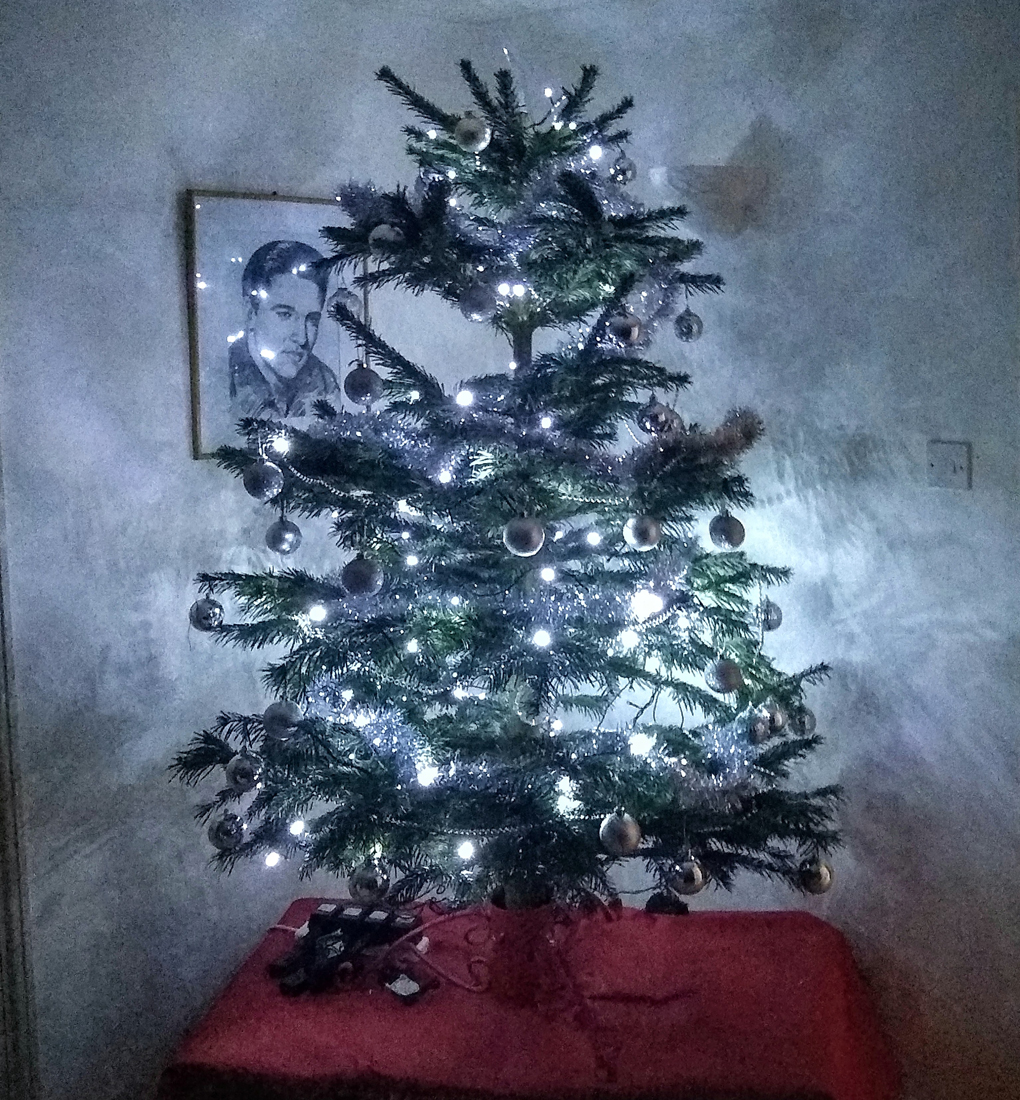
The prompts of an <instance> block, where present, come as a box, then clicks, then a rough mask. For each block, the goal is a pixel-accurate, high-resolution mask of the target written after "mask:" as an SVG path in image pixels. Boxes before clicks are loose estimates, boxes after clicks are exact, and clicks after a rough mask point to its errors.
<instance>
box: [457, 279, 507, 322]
mask: <svg viewBox="0 0 1020 1100" xmlns="http://www.w3.org/2000/svg"><path fill="white" fill-rule="evenodd" d="M497 304H498V300H497V298H496V292H495V291H494V290H493V289H492V287H491V286H489V284H488V283H472V284H471V285H470V286H469V287H467V289H466V290H464V291H463V292H462V294H461V296H460V298H458V300H457V305H458V306H459V307H460V311H461V313H463V314H464V316H465V317H466V318H467V319H468V320H469V321H491V320H492V319H493V317H495V316H496V306H497Z"/></svg>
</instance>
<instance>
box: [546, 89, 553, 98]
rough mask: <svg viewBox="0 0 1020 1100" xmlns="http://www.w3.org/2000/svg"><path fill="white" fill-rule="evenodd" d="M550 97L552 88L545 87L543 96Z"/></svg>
mask: <svg viewBox="0 0 1020 1100" xmlns="http://www.w3.org/2000/svg"><path fill="white" fill-rule="evenodd" d="M552 97H553V90H552V88H546V90H545V98H546V99H552Z"/></svg>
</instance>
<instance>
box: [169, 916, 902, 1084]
mask: <svg viewBox="0 0 1020 1100" xmlns="http://www.w3.org/2000/svg"><path fill="white" fill-rule="evenodd" d="M319 900H321V899H317V898H302V899H300V900H298V901H295V902H294V903H293V904H292V905H291V906H290V908H289V909H288V910H287V913H286V914H285V916H284V917H283V919H282V921H281V923H282V924H285V925H292V926H297V925H300V924H301V923H302V922H303V921H304V920H305V918H306V917H307V916H308V914H309V913H310V912H311V911H312V909H313V908H314V907H315V906H316V905H317V904H318V902H319ZM533 913H534V911H533V912H532V914H519V913H518V914H515V913H508V912H504V911H501V910H495V911H492V910H489V909H487V908H486V909H484V910H469V911H467V912H466V913H465V914H464V916H463V919H461V918H458V919H457V920H453V921H449V922H447V923H446V924H444V925H442V926H437V927H436V928H435V929H434V930H433V931H432V934H431V937H430V939H431V941H432V946H431V948H430V951H429V957H430V958H433V959H435V960H436V961H437V962H439V961H442V963H443V965H444V966H446V967H447V968H448V969H449V970H450V971H451V972H453V971H456V972H457V973H459V974H461V975H463V976H466V975H467V974H468V969H467V967H466V966H465V965H464V963H465V962H466V959H467V957H468V956H469V955H471V954H472V953H474V954H476V955H477V954H478V949H477V946H476V947H474V948H472V947H468V946H467V942H466V941H465V939H464V936H465V932H467V933H469V938H471V939H472V941H473V942H474V943H475V944H476V945H477V944H478V943H480V942H483V941H484V942H487V943H489V944H491V942H492V940H491V938H490V939H486V930H489V931H490V932H491V930H492V929H495V930H496V933H497V935H496V939H497V941H498V940H499V939H500V938H503V939H504V940H506V938H507V937H508V935H509V938H512V934H513V930H514V922H518V921H529V920H530V921H532V922H533V921H534V919H535V918H534V915H533ZM472 922H473V925H474V928H473V930H472V928H471V925H472ZM479 933H480V934H479ZM529 935H530V933H529ZM291 939H292V937H291V935H290V933H289V932H287V931H282V930H274V931H271V932H270V933H269V934H268V935H267V936H266V938H265V940H263V942H262V943H261V944H260V945H259V947H258V948H257V949H256V950H255V952H254V953H253V954H252V955H251V957H250V958H249V959H248V960H247V962H246V963H245V964H244V965H243V966H242V968H241V970H240V971H239V972H238V974H237V975H236V976H235V977H234V979H233V981H231V983H230V984H229V985H228V986H227V988H226V989H225V990H224V992H223V993H222V994H221V995H220V997H219V998H218V999H217V1000H216V1002H215V1003H214V1004H213V1006H212V1008H211V1009H210V1011H209V1012H208V1013H207V1015H206V1016H205V1017H204V1019H203V1020H202V1021H201V1022H200V1023H199V1024H198V1025H197V1026H196V1027H195V1028H194V1029H193V1030H192V1031H191V1033H190V1034H189V1035H188V1036H187V1037H186V1038H185V1040H184V1041H183V1042H182V1044H181V1046H180V1047H179V1049H178V1050H177V1052H176V1054H175V1055H174V1057H173V1059H172V1060H171V1062H170V1064H169V1065H168V1067H167V1068H166V1070H165V1071H164V1074H163V1076H162V1079H161V1082H160V1091H159V1097H160V1100H198V1098H201V1100H227V1098H229V1100H241V1098H243V1100H269V1098H272V1100H325V1098H330V1100H332V1098H335V1097H351V1098H353V1097H367V1098H370V1100H383V1098H387V1097H389V1098H394V1100H396V1098H407V1100H411V1098H426V1097H428V1098H435V1097H455V1098H469V1097H475V1098H483V1097H499V1098H517V1100H533V1098H536V1100H537V1098H549V1097H555V1098H561V1100H571V1098H582V1097H583V1098H586V1100H617V1098H619V1100H624V1098H627V1100H634V1098H647V1100H650V1098H664V1097H669V1098H670V1100H681V1098H683V1100H688V1098H690V1100H695V1098H696V1100H809V1098H810V1100H892V1098H893V1097H895V1096H897V1095H898V1077H897V1072H896V1069H895V1067H894V1065H893V1063H892V1062H891V1060H890V1057H889V1055H888V1053H887V1052H886V1048H885V1045H884V1043H883V1040H882V1036H881V1034H880V1032H879V1030H878V1027H877V1025H876V1021H875V1016H874V1013H873V1010H872V1007H871V1005H870V1003H869V999H868V996H867V993H866V991H865V989H864V987H863V984H862V981H861V978H860V975H859V973H858V971H857V968H856V966H855V965H854V961H853V958H852V956H851V954H850V949H849V947H848V945H847V943H846V941H845V940H844V938H843V936H842V935H841V934H840V933H839V932H837V931H836V929H834V928H832V927H831V926H830V925H828V924H826V923H824V922H823V921H821V920H819V919H817V918H816V917H813V916H810V915H809V914H806V913H797V912H777V913H759V912H730V913H693V914H691V915H690V916H686V917H675V916H664V915H656V916H653V915H650V914H647V913H644V912H643V911H640V910H636V909H623V910H617V911H616V912H615V913H614V914H612V915H611V916H607V915H606V914H594V915H582V914H580V913H571V914H569V917H568V918H567V919H566V921H565V922H562V921H561V923H560V924H559V926H558V927H557V930H556V936H555V946H553V945H552V943H551V941H550V940H549V939H548V937H545V942H544V947H543V949H544V950H545V952H546V954H545V956H544V961H543V956H542V952H541V951H540V952H539V955H540V957H539V960H538V964H539V966H540V967H546V968H547V969H548V970H556V971H557V974H558V975H559V977H558V978H557V979H556V980H553V978H551V977H550V980H549V990H545V991H543V990H541V989H540V991H539V992H540V996H539V999H538V1002H537V1003H532V1004H520V1003H517V1002H515V1001H514V1000H513V999H508V998H507V996H506V995H505V993H506V991H505V982H504V992H503V995H502V996H501V995H499V993H498V991H497V989H496V985H497V984H498V983H494V988H492V989H490V990H489V991H487V992H483V993H475V992H469V991H468V990H466V989H462V988H459V987H458V986H456V985H453V984H450V983H443V984H441V985H439V987H438V988H435V989H432V990H431V991H429V992H427V993H426V994H425V995H424V996H423V997H422V999H420V1000H419V1001H417V1002H416V1003H414V1004H404V1003H402V1002H400V1001H398V1000H397V998H396V997H394V996H393V994H391V993H390V992H389V991H387V990H385V989H380V988H372V989H364V990H361V991H354V992H350V991H348V992H342V991H336V992H327V993H322V994H317V995H311V994H304V995H302V996H299V997H287V996H284V995H283V994H281V993H280V992H279V990H278V988H277V986H276V983H275V982H273V981H272V980H271V979H270V978H268V977H267V976H266V974H265V967H266V963H267V962H269V961H270V960H271V959H274V958H276V957H277V956H279V955H280V954H282V953H283V952H284V950H286V948H287V947H288V945H289V944H290V942H291ZM503 963H504V964H505V963H506V959H505V958H504V960H503ZM496 969H497V970H498V969H499V967H498V966H497V967H496ZM503 972H504V977H505V976H506V967H505V965H504V967H503ZM560 979H564V980H565V982H566V987H564V983H563V980H560ZM542 984H543V983H542V982H540V983H539V985H540V986H541V985H542ZM557 990H558V992H557Z"/></svg>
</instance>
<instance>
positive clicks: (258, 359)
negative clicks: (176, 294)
mask: <svg viewBox="0 0 1020 1100" xmlns="http://www.w3.org/2000/svg"><path fill="white" fill-rule="evenodd" d="M185 205H186V211H185V213H186V218H185V237H186V240H185V244H186V251H187V265H186V266H187V303H188V343H189V358H190V361H191V423H192V452H193V454H194V457H195V458H209V457H211V456H212V453H213V452H214V451H215V450H216V448H217V447H219V446H221V445H222V444H224V443H237V442H239V438H238V436H237V434H236V425H237V421H238V420H239V419H240V418H241V417H242V416H247V415H268V416H272V417H274V418H276V419H281V420H287V421H288V422H290V421H297V422H300V421H301V420H302V419H306V418H308V417H309V416H310V415H311V411H312V410H311V405H312V402H313V401H314V400H315V399H316V398H317V397H326V398H329V397H330V396H331V395H334V394H338V392H339V382H340V377H341V367H342V365H343V364H344V363H346V362H347V361H349V360H350V359H352V358H353V357H354V356H355V353H356V351H355V348H354V345H353V343H352V342H351V340H350V338H349V337H348V336H347V334H346V333H345V332H343V331H342V330H341V329H340V327H339V326H338V325H336V324H334V323H333V322H332V321H330V320H328V318H327V317H326V314H325V309H324V306H325V303H326V302H327V301H328V299H329V297H330V295H331V294H332V293H333V292H334V291H335V290H336V289H337V287H338V285H339V284H338V280H337V277H336V275H335V274H334V273H333V272H332V271H331V270H326V269H325V268H324V266H323V265H318V264H317V262H316V259H315V257H319V258H323V257H325V256H326V255H328V248H327V247H326V245H325V244H324V242H323V241H322V237H321V235H320V230H321V228H322V227H323V226H324V225H328V224H336V223H338V222H339V220H340V218H341V216H342V215H341V212H340V209H339V207H338V206H337V204H336V202H335V201H330V200H328V199H311V198H296V197H291V196H284V195H275V194H273V195H260V194H253V193H247V192H233V191H201V190H189V191H187V192H186V195H185Z"/></svg>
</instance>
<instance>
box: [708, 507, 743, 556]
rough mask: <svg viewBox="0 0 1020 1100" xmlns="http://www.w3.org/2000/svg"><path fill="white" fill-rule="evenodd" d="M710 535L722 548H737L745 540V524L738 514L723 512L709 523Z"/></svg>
mask: <svg viewBox="0 0 1020 1100" xmlns="http://www.w3.org/2000/svg"><path fill="white" fill-rule="evenodd" d="M708 537H709V538H710V539H711V540H712V541H713V542H714V543H715V545H716V546H718V547H719V548H720V549H722V550H736V548H737V547H738V546H739V545H740V544H741V543H742V542H743V541H744V525H743V524H742V523H741V522H740V520H739V519H737V517H736V516H731V515H730V514H729V512H723V513H722V514H721V515H718V516H716V517H715V518H714V519H713V520H712V522H711V523H710V524H709V525H708Z"/></svg>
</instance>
